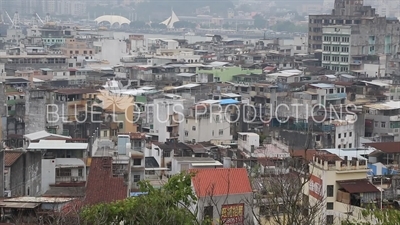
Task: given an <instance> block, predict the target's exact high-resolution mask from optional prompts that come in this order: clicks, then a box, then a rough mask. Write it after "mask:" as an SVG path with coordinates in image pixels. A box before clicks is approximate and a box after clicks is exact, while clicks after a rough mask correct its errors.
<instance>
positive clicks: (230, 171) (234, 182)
mask: <svg viewBox="0 0 400 225" xmlns="http://www.w3.org/2000/svg"><path fill="white" fill-rule="evenodd" d="M191 172H195V173H196V175H195V176H194V177H193V178H192V184H193V186H194V190H195V192H196V195H197V196H198V197H206V196H221V195H234V194H243V193H250V192H252V191H253V190H252V188H251V185H250V180H249V177H248V175H247V170H246V169H245V168H218V169H200V170H191Z"/></svg>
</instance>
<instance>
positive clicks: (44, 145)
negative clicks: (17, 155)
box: [27, 140, 88, 150]
mask: <svg viewBox="0 0 400 225" xmlns="http://www.w3.org/2000/svg"><path fill="white" fill-rule="evenodd" d="M87 148H88V143H67V142H66V140H40V141H39V142H38V143H30V144H29V146H28V148H27V149H82V150H83V149H87Z"/></svg>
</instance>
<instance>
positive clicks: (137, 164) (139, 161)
mask: <svg viewBox="0 0 400 225" xmlns="http://www.w3.org/2000/svg"><path fill="white" fill-rule="evenodd" d="M133 165H134V166H140V165H142V159H133Z"/></svg>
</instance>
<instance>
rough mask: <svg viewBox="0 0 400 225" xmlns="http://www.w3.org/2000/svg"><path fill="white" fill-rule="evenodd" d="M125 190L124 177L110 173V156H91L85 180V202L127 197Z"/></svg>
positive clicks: (109, 200) (99, 201)
mask: <svg viewBox="0 0 400 225" xmlns="http://www.w3.org/2000/svg"><path fill="white" fill-rule="evenodd" d="M127 192H128V190H127V186H126V185H125V183H124V179H123V178H121V177H113V175H112V158H111V157H93V158H92V162H91V165H90V171H89V175H88V180H87V186H86V199H85V204H89V205H91V204H97V203H102V202H113V201H116V200H122V199H125V198H126V197H127Z"/></svg>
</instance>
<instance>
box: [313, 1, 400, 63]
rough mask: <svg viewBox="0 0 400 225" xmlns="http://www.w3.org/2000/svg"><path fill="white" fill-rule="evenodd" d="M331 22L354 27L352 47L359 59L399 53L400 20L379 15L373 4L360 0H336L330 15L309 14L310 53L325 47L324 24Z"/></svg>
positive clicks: (328, 24) (327, 24) (331, 23)
mask: <svg viewBox="0 0 400 225" xmlns="http://www.w3.org/2000/svg"><path fill="white" fill-rule="evenodd" d="M330 25H342V26H351V30H352V33H353V34H357V35H356V37H357V38H353V37H352V39H353V43H352V46H357V47H358V49H359V51H358V52H354V51H353V52H352V54H353V55H354V56H358V59H359V60H362V59H364V58H365V56H368V55H375V54H391V53H394V52H396V48H398V43H399V40H400V29H398V28H400V23H399V21H398V20H393V19H388V18H386V17H381V16H379V15H377V14H376V11H375V9H374V8H372V7H371V6H365V5H363V1H360V0H350V1H349V0H335V4H334V9H333V10H332V13H331V14H327V15H310V16H309V26H308V27H309V31H308V32H309V36H308V45H309V46H308V50H309V52H310V53H312V52H315V51H316V50H318V49H319V50H321V49H322V50H323V41H324V39H323V27H325V26H330ZM346 29H347V28H346Z"/></svg>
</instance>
